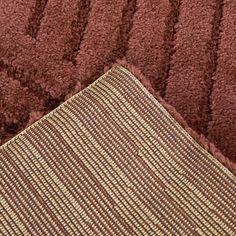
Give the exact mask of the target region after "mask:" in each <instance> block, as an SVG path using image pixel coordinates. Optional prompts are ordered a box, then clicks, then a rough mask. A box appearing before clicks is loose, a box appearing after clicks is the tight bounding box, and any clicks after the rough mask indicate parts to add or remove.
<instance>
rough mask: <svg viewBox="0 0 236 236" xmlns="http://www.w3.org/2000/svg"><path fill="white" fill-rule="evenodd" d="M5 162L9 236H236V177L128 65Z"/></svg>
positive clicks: (3, 207)
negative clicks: (206, 149) (180, 122)
mask: <svg viewBox="0 0 236 236" xmlns="http://www.w3.org/2000/svg"><path fill="white" fill-rule="evenodd" d="M0 162H1V163H0V168H1V171H0V184H1V185H0V189H1V193H0V235H236V220H235V219H236V217H235V210H236V178H235V176H234V175H233V174H232V173H231V172H230V171H228V170H227V169H226V168H225V167H224V166H223V165H221V164H220V163H219V162H218V161H217V160H216V159H215V158H214V157H212V156H211V154H209V153H208V152H206V151H205V150H204V149H203V148H202V147H200V146H199V144H198V143H197V142H196V141H194V140H193V139H192V137H191V136H190V135H189V134H188V133H187V132H186V131H185V130H184V129H183V128H182V127H181V126H180V125H179V124H178V123H177V122H176V121H175V120H174V118H173V117H171V116H170V115H169V113H168V112H167V111H166V110H165V109H164V108H163V107H162V105H161V104H160V103H158V101H157V100H156V99H155V98H154V97H153V96H152V95H151V94H150V93H149V92H148V91H147V90H146V89H145V88H144V87H143V86H142V84H141V83H140V82H139V81H138V79H136V78H135V77H134V76H133V75H132V74H131V73H130V72H129V71H128V70H126V69H125V68H123V67H121V66H117V67H115V68H113V69H111V70H110V71H108V72H107V73H106V74H105V75H103V76H102V77H101V78H99V79H98V80H97V81H96V82H94V83H93V84H92V85H91V86H89V87H88V88H86V89H85V90H83V91H82V92H80V93H78V94H76V95H75V96H73V97H72V98H71V99H69V100H68V101H67V102H65V103H64V104H62V105H61V106H59V107H58V108H57V109H55V110H54V111H53V112H51V113H49V114H48V115H47V116H45V117H44V118H42V119H41V120H40V121H39V122H36V123H35V124H34V125H32V126H30V127H29V128H27V129H26V130H25V131H23V132H22V133H21V134H20V135H18V136H16V137H15V138H14V139H12V140H11V141H9V142H8V143H6V144H5V145H3V146H1V147H0Z"/></svg>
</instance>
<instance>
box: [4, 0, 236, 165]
mask: <svg viewBox="0 0 236 236" xmlns="http://www.w3.org/2000/svg"><path fill="white" fill-rule="evenodd" d="M235 12H236V1H235V0H224V1H223V0H119V1H115V0H114V1H109V0H99V1H95V0H63V1H62V0H22V1H20V0H1V1H0V142H1V144H2V143H4V142H6V141H7V140H8V139H10V138H12V137H13V136H14V135H16V134H17V133H19V132H20V131H22V130H23V129H24V128H25V127H26V126H28V125H30V124H32V123H33V122H34V121H36V120H38V119H39V118H40V117H42V116H43V115H45V114H46V113H48V112H49V111H51V110H52V109H53V108H55V107H56V106H58V105H59V104H60V103H61V102H63V101H65V100H66V99H68V98H69V97H70V96H71V95H73V94H75V93H76V92H78V91H80V90H81V88H85V87H87V86H88V85H89V84H90V83H91V82H93V81H94V80H95V79H97V78H98V77H99V76H100V75H102V74H103V72H104V68H106V67H110V66H111V65H112V64H113V63H114V62H115V61H116V60H117V59H123V58H126V60H127V61H128V62H129V63H130V64H133V65H135V66H136V67H137V68H138V69H139V70H141V72H142V73H143V74H144V75H145V76H146V78H147V80H148V81H149V82H150V83H151V85H152V88H153V89H154V90H155V91H159V92H160V94H161V96H162V97H163V98H164V99H165V100H166V101H167V102H168V103H169V104H171V105H173V106H174V107H175V108H176V109H177V111H178V112H179V113H180V114H181V115H182V116H183V117H184V119H185V120H186V121H187V123H188V124H189V125H190V127H191V128H193V129H194V130H195V131H197V132H198V133H199V134H203V135H205V136H206V137H207V138H208V139H210V140H211V141H212V142H213V143H214V144H215V145H216V146H217V147H218V148H219V149H220V151H221V152H222V153H223V154H224V155H225V156H227V157H229V158H230V159H231V160H233V161H236V79H235V78H236V66H235V64H236V40H235V32H236V23H235V22H236V18H235V17H236V14H235Z"/></svg>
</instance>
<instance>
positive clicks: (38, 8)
mask: <svg viewBox="0 0 236 236" xmlns="http://www.w3.org/2000/svg"><path fill="white" fill-rule="evenodd" d="M47 2H48V0H36V2H35V8H34V10H33V12H32V15H31V17H30V18H29V24H28V27H27V29H26V33H27V34H29V35H30V36H31V37H32V38H35V39H36V38H37V34H38V31H39V28H40V23H41V19H42V18H43V12H44V10H45V8H46V6H47Z"/></svg>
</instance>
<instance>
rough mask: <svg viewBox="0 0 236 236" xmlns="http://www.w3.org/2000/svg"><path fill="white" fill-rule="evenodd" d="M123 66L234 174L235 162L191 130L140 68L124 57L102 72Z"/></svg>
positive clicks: (235, 171) (235, 172) (199, 142)
mask: <svg viewBox="0 0 236 236" xmlns="http://www.w3.org/2000/svg"><path fill="white" fill-rule="evenodd" d="M117 66H123V67H124V68H126V69H127V70H129V71H130V72H131V73H132V74H133V75H134V76H135V77H136V78H137V79H138V80H139V81H140V82H141V83H142V84H143V86H144V87H145V88H146V89H147V90H148V91H149V92H150V93H151V94H152V95H153V96H154V97H155V99H157V101H158V102H159V103H160V104H161V105H162V106H163V107H164V108H165V109H166V110H167V111H168V112H169V113H170V115H171V116H172V117H174V119H175V120H176V121H177V122H178V123H179V124H180V125H181V127H182V128H183V129H184V130H185V131H186V132H187V133H188V134H189V135H190V136H191V137H192V138H193V139H194V140H195V141H196V142H197V143H198V144H199V145H200V146H201V147H202V148H204V149H205V150H206V151H207V152H209V153H210V154H211V155H212V156H213V157H214V158H216V159H217V160H218V161H219V162H220V163H221V164H223V165H224V166H225V167H226V168H227V169H228V170H230V171H231V172H232V173H233V174H234V175H235V176H236V163H234V162H232V161H231V160H230V159H229V158H228V157H226V156H224V155H223V154H222V153H221V151H220V150H219V149H218V148H217V147H216V146H215V145H214V144H213V143H212V142H211V141H209V140H208V139H207V138H206V137H205V136H204V135H203V134H198V133H197V132H196V131H195V130H193V129H192V128H191V127H189V125H188V124H187V122H186V121H185V119H184V118H183V117H182V115H181V114H180V113H179V112H178V111H177V110H176V109H175V108H174V107H173V106H172V105H170V104H168V103H167V102H166V101H165V100H164V99H163V98H162V97H161V96H160V94H159V92H156V91H155V90H154V89H153V88H152V86H151V83H150V82H149V81H148V80H147V79H146V77H145V76H144V75H143V73H142V72H141V70H140V69H138V68H137V67H136V66H134V65H132V64H130V63H129V62H127V60H126V59H125V58H123V59H119V60H117V61H116V62H115V63H114V64H113V65H112V67H105V68H104V73H106V72H108V71H109V70H110V69H111V68H114V67H117Z"/></svg>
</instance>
